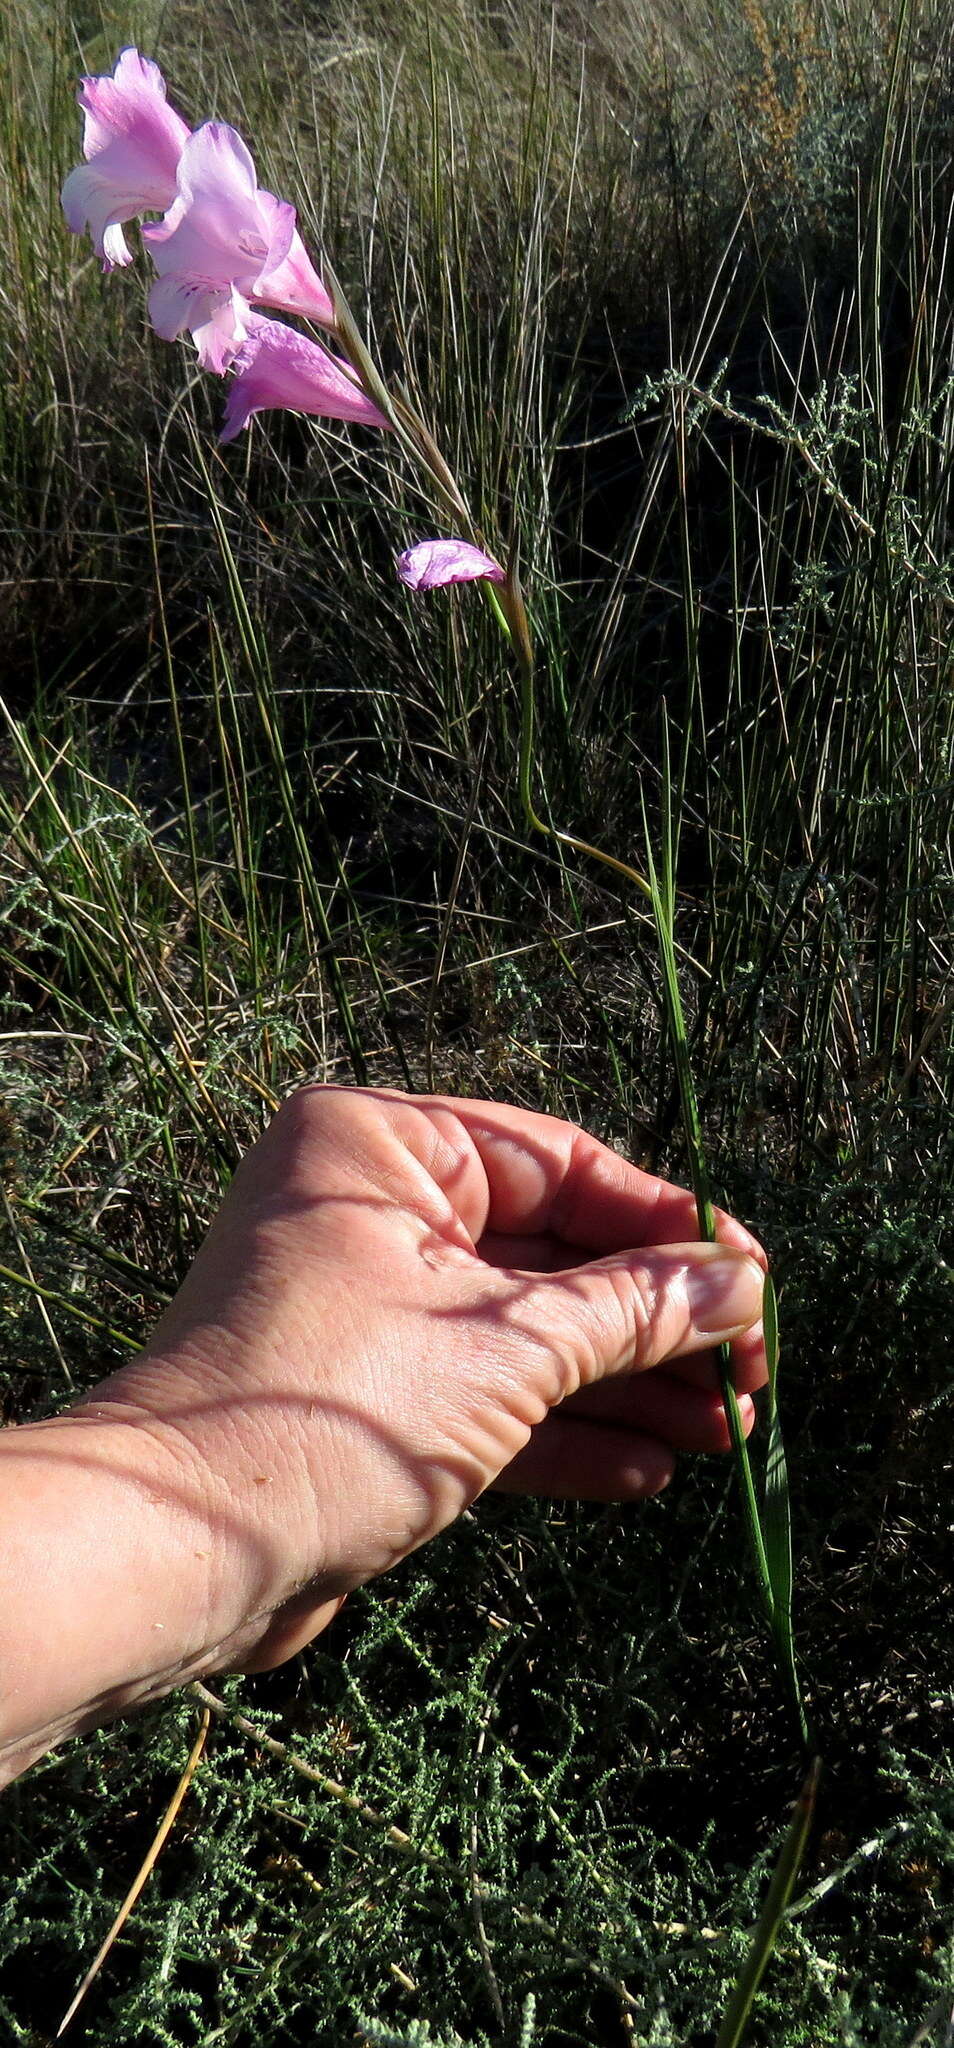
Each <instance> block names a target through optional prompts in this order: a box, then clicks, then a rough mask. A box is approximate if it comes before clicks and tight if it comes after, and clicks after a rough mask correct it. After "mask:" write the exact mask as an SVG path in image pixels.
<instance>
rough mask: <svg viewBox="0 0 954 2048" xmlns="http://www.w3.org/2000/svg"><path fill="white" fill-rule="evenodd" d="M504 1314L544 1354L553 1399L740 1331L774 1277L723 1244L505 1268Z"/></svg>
mask: <svg viewBox="0 0 954 2048" xmlns="http://www.w3.org/2000/svg"><path fill="white" fill-rule="evenodd" d="M498 1277H499V1279H500V1281H501V1283H502V1284H503V1288H504V1290H505V1291H506V1294H507V1301H506V1306H505V1307H504V1305H503V1304H500V1306H499V1307H498V1314H500V1309H501V1308H503V1315H502V1317H501V1320H502V1321H503V1322H504V1323H505V1324H506V1325H508V1326H509V1328H510V1330H511V1331H512V1332H513V1334H514V1335H515V1336H517V1335H520V1336H522V1337H523V1339H524V1341H525V1342H529V1343H530V1344H531V1345H532V1346H533V1349H534V1350H535V1352H536V1356H537V1360H538V1363H539V1368H540V1370H541V1373H542V1375H543V1381H544V1382H547V1381H549V1382H550V1384H549V1385H548V1384H545V1383H541V1384H540V1386H539V1391H540V1393H541V1394H542V1395H543V1397H544V1399H545V1400H547V1402H548V1405H550V1406H552V1405H553V1404H554V1403H555V1402H557V1401H561V1400H563V1399H564V1398H565V1397H566V1396H567V1395H569V1394H573V1393H575V1392H576V1391H577V1389H578V1388H579V1387H583V1386H591V1385H592V1384H593V1383H594V1382H595V1381H597V1380H601V1379H605V1378H607V1377H608V1376H609V1375H611V1374H613V1373H624V1372H643V1371H645V1370H646V1369H647V1367H649V1366H653V1365H661V1364H662V1363H663V1362H664V1360H666V1359H669V1358H681V1357H684V1356H685V1355H686V1354H687V1353H690V1352H693V1351H708V1350H711V1349H712V1347H713V1345H715V1344H721V1343H725V1342H727V1341H728V1340H729V1339H730V1338H732V1337H738V1336H740V1335H741V1333H742V1331H743V1330H747V1329H748V1328H749V1327H750V1325H751V1324H752V1323H754V1322H757V1320H758V1318H759V1316H760V1315H761V1313H762V1293H763V1289H764V1286H765V1275H764V1273H763V1272H762V1271H761V1269H760V1267H759V1266H757V1265H756V1263H755V1260H754V1259H751V1258H749V1257H748V1255H747V1253H745V1252H740V1251H734V1250H732V1249H731V1248H730V1247H728V1246H726V1245H721V1244H682V1245H680V1244H670V1245H657V1246H651V1247H648V1248H647V1247H643V1248H642V1249H640V1250H639V1251H632V1252H614V1253H613V1254H612V1255H611V1256H610V1257H608V1258H604V1259H594V1260H592V1261H591V1262H590V1263H589V1264H587V1265H585V1266H576V1267H573V1268H571V1269H570V1270H569V1271H568V1272H562V1273H550V1274H540V1273H517V1272H514V1271H510V1272H509V1273H500V1274H499V1276H498Z"/></svg>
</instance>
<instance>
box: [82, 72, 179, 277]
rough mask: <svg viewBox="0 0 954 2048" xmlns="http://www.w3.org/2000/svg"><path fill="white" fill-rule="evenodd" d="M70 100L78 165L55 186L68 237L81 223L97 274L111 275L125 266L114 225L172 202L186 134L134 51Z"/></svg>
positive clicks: (127, 257)
mask: <svg viewBox="0 0 954 2048" xmlns="http://www.w3.org/2000/svg"><path fill="white" fill-rule="evenodd" d="M77 98H78V100H79V103H80V106H81V107H82V108H83V110H84V113H85V115H86V120H85V124H84V130H83V155H84V157H85V158H86V162H85V163H84V164H80V165H78V167H77V169H76V170H75V171H71V172H70V174H69V177H68V178H67V180H66V183H65V184H64V186H63V191H62V194H61V199H62V204H63V211H64V213H65V215H66V219H67V222H68V224H69V226H70V227H71V228H72V231H73V233H74V235H81V234H82V233H83V230H84V228H85V227H86V226H87V225H88V226H89V231H90V234H91V236H92V238H93V247H94V249H95V250H96V254H97V256H101V257H102V259H103V268H104V270H112V269H113V267H114V266H115V265H117V264H125V263H131V262H132V253H131V251H130V249H129V247H128V245H127V242H126V237H125V235H124V234H123V231H122V226H121V223H122V222H123V221H127V220H135V218H136V216H137V215H138V214H140V213H162V212H164V211H165V209H166V207H167V206H171V205H172V202H173V200H174V199H175V196H176V173H177V171H178V168H179V159H180V157H181V155H182V151H183V148H184V146H185V144H186V142H187V141H188V139H189V129H188V126H187V124H186V122H185V121H184V120H183V119H182V116H181V114H177V113H176V111H175V108H174V107H170V106H169V105H168V103H167V100H166V86H165V80H164V78H163V76H162V72H161V71H160V69H159V66H158V64H153V63H151V62H150V60H149V58H148V57H141V56H140V54H139V51H138V50H136V49H132V48H129V49H126V50H121V51H120V54H119V56H118V57H117V59H116V63H115V65H114V67H113V70H112V73H111V74H107V75H105V76H103V77H100V78H84V79H82V80H81V82H80V89H79V92H78V94H77Z"/></svg>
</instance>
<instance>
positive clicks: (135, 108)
mask: <svg viewBox="0 0 954 2048" xmlns="http://www.w3.org/2000/svg"><path fill="white" fill-rule="evenodd" d="M76 97H77V99H78V100H79V103H80V106H81V107H82V108H83V111H84V113H85V115H86V121H85V125H84V133H83V155H84V156H85V157H86V159H87V162H88V161H89V159H90V158H91V157H94V156H99V154H100V152H101V151H102V150H104V149H106V148H107V147H108V145H109V143H111V142H113V141H115V139H116V138H117V136H123V137H125V138H126V139H127V140H129V139H138V140H139V141H140V142H141V143H142V144H143V146H148V148H149V150H150V152H151V154H152V156H153V157H154V158H156V159H159V158H162V159H163V161H164V164H165V170H166V175H167V176H168V174H169V172H170V171H171V175H172V186H173V193H174V191H175V168H176V164H177V162H178V159H179V156H180V154H181V151H182V148H183V145H184V143H185V142H186V141H187V140H188V136H189V129H188V125H187V123H186V122H185V121H184V120H183V119H182V115H181V114H177V113H176V110H175V108H174V107H170V106H169V105H168V102H167V100H166V81H165V79H164V78H163V75H162V72H161V71H160V69H159V66H158V64H153V63H152V62H151V60H150V59H149V58H148V57H141V56H140V54H139V51H138V50H137V49H134V48H132V47H130V48H127V49H125V50H121V51H120V53H119V56H118V57H117V59H116V62H115V64H114V65H113V70H112V74H111V75H109V74H108V73H107V74H106V75H104V76H102V77H100V78H83V79H81V80H80V88H79V92H78V93H77V95H76ZM161 203H162V205H164V206H168V205H170V204H171V199H165V200H163V201H162V202H161Z"/></svg>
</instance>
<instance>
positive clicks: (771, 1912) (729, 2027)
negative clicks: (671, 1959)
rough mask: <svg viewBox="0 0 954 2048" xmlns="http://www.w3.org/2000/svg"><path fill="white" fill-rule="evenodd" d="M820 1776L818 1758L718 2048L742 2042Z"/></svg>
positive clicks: (802, 1794) (797, 1862) (732, 2047)
mask: <svg viewBox="0 0 954 2048" xmlns="http://www.w3.org/2000/svg"><path fill="white" fill-rule="evenodd" d="M820 1775H821V1763H820V1761H819V1759H818V1757H816V1758H815V1759H814V1762H813V1763H812V1765H811V1768H810V1770H809V1772H808V1775H807V1777H806V1779H805V1782H804V1784H803V1786H802V1789H801V1792H800V1793H799V1796H798V1800H797V1803H796V1806H795V1811H794V1813H793V1815H792V1819H791V1823H790V1825H789V1828H788V1832H787V1834H786V1836H785V1840H784V1842H783V1843H782V1850H781V1854H780V1856H779V1859H778V1862H777V1863H776V1865H775V1870H774V1872H773V1875H772V1881H771V1884H770V1885H769V1888H768V1891H767V1892H766V1894H765V1902H764V1905H763V1907H762V1911H761V1913H760V1914H759V1917H758V1922H757V1925H756V1929H755V1933H754V1935H753V1937H752V1946H751V1948H750V1950H749V1953H748V1955H747V1957H746V1960H745V1963H744V1965H743V1968H742V1970H741V1972H740V1974H739V1976H738V1978H737V1979H736V1983H735V1987H734V1989H733V1992H732V1996H731V1998H730V2000H729V2003H728V2005H727V2007H726V2010H725V2016H724V2018H723V2021H722V2025H721V2027H720V2028H719V2032H718V2036H717V2039H716V2048H738V2043H739V2042H740V2041H741V2039H742V2034H743V2030H744V2028H745V2023H746V2020H747V2019H748V2017H749V2014H750V2012H751V2010H752V2005H753V2002H754V1999H755V1994H756V1992H757V1990H758V1988H759V1985H760V1984H761V1982H762V1978H763V1977H764V1975H765V1971H766V1967H767V1965H768V1961H769V1958H770V1956H771V1954H772V1950H773V1949H774V1947H775V1943H776V1940H777V1938H778V1930H779V1927H780V1926H781V1923H782V1916H783V1914H784V1912H785V1908H786V1906H787V1905H788V1902H789V1899H790V1898H791V1896H792V1887H793V1885H794V1883H795V1879H796V1877H797V1876H798V1872H799V1869H800V1866H801V1862H802V1858H803V1856H804V1854H805V1846H806V1843H807V1841H808V1836H809V1832H810V1829H811V1824H812V1817H813V1815H814V1812H815V1800H816V1797H817V1793H818V1780H819V1777H820Z"/></svg>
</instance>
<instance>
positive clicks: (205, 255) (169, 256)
mask: <svg viewBox="0 0 954 2048" xmlns="http://www.w3.org/2000/svg"><path fill="white" fill-rule="evenodd" d="M295 218H296V216H295V209H294V207H293V206H291V205H289V204H288V202H287V200H282V199H276V197H275V195H274V193H273V192H266V191H264V190H263V189H262V188H261V187H260V186H259V184H258V181H257V179H256V175H255V165H254V163H253V161H252V158H251V156H250V154H249V151H248V150H247V149H246V147H245V144H244V142H243V141H242V138H241V136H240V135H238V134H236V131H235V129H234V128H229V127H226V125H225V124H224V123H223V122H220V121H207V122H206V123H205V124H204V126H203V127H201V128H197V129H196V130H195V133H194V134H193V135H191V136H190V137H189V140H188V142H187V143H186V145H185V148H184V149H183V151H182V155H181V157H180V159H179V169H178V181H177V192H176V196H175V198H174V199H173V201H172V204H171V205H170V207H169V211H168V212H167V214H166V217H165V220H162V221H154V222H152V223H151V224H150V225H149V226H147V227H144V228H143V231H142V232H143V240H144V242H145V243H146V245H147V247H148V249H149V252H150V255H151V256H152V258H153V261H154V263H155V266H156V269H157V271H158V272H159V276H158V278H157V280H156V283H155V284H154V285H153V287H152V290H151V292H150V294H149V314H150V318H151V320H152V324H153V326H154V328H155V330H156V333H157V334H161V335H162V337H163V339H164V340H165V341H174V340H175V337H176V335H178V334H181V333H182V332H183V329H185V328H188V329H189V331H190V333H191V335H192V338H193V340H194V342H195V344H196V347H197V349H198V351H199V361H200V363H201V365H202V368H203V369H204V370H215V371H219V372H221V371H222V370H225V369H227V368H228V365H229V363H230V362H231V360H232V358H233V356H234V355H235V353H236V351H237V349H238V348H239V347H240V346H241V344H242V343H243V342H244V341H245V339H246V337H247V335H248V334H249V332H250V327H249V302H250V301H251V300H253V299H256V300H258V302H259V303H260V304H263V305H267V306H276V307H279V308H280V309H282V310H283V311H286V312H290V313H304V314H306V315H307V316H308V317H309V318H310V319H312V320H318V321H321V322H322V323H323V324H324V325H325V326H329V327H333V326H334V319H335V314H334V307H333V306H332V303H331V300H330V298H329V296H328V293H327V292H326V290H325V288H324V285H323V284H322V282H321V279H320V277H319V276H318V273H317V271H316V270H315V269H314V268H313V266H312V264H311V262H310V261H309V258H308V255H307V253H306V250H305V246H304V243H303V242H302V239H301V236H300V235H299V233H298V231H297V228H296V226H295Z"/></svg>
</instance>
